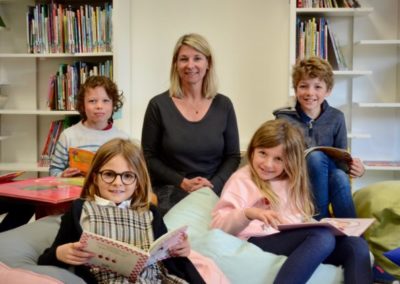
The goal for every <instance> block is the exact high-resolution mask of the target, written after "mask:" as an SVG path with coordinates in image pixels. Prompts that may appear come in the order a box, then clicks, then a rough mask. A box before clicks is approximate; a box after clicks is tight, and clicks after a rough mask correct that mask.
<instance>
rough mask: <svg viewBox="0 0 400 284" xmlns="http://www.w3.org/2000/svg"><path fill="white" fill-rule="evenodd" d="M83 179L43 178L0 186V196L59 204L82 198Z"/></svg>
mask: <svg viewBox="0 0 400 284" xmlns="http://www.w3.org/2000/svg"><path fill="white" fill-rule="evenodd" d="M82 183H83V178H58V177H43V178H34V179H26V180H20V181H14V182H9V183H3V184H0V196H5V197H11V198H17V199H22V200H32V201H39V202H44V203H50V204H59V203H63V202H67V201H72V200H75V199H77V198H79V197H80V196H81V191H82Z"/></svg>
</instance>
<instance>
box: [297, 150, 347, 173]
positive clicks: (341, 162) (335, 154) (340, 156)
mask: <svg viewBox="0 0 400 284" xmlns="http://www.w3.org/2000/svg"><path fill="white" fill-rule="evenodd" d="M312 151H321V152H324V153H325V154H326V155H327V156H329V157H330V158H331V159H332V160H333V161H334V162H335V163H336V166H337V167H339V168H340V169H342V170H343V171H344V172H346V173H348V172H349V171H350V164H351V161H352V160H353V158H352V157H351V154H350V153H349V152H348V151H346V150H344V149H341V148H336V147H329V146H316V147H311V148H308V149H307V150H306V151H305V152H304V156H307V155H308V154H309V153H311V152H312Z"/></svg>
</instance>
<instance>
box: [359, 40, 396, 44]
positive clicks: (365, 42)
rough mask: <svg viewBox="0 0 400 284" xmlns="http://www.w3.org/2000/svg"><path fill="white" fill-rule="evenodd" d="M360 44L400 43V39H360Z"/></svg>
mask: <svg viewBox="0 0 400 284" xmlns="http://www.w3.org/2000/svg"><path fill="white" fill-rule="evenodd" d="M356 44H358V45H400V39H374V40H360V41H358V42H356Z"/></svg>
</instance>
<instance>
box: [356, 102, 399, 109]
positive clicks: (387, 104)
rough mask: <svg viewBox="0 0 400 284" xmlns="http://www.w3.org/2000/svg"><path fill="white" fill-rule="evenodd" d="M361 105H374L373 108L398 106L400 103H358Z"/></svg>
mask: <svg viewBox="0 0 400 284" xmlns="http://www.w3.org/2000/svg"><path fill="white" fill-rule="evenodd" d="M357 105H358V106H359V107H365V108H367V107H372V108H378V107H381V108H398V107H400V103H357Z"/></svg>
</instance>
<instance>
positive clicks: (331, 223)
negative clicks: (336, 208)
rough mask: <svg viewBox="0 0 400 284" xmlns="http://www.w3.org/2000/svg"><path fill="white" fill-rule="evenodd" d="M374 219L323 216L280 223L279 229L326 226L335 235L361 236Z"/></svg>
mask: <svg viewBox="0 0 400 284" xmlns="http://www.w3.org/2000/svg"><path fill="white" fill-rule="evenodd" d="M374 221H375V219H373V218H324V219H322V220H320V221H319V222H318V221H313V222H305V223H297V224H280V225H278V230H279V231H285V230H292V229H299V228H311V227H327V228H329V229H330V230H331V231H332V233H333V234H335V235H336V236H355V237H358V236H361V234H362V233H364V232H365V230H366V229H367V228H368V227H369V226H370V225H371V224H372V223H373V222H374Z"/></svg>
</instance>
